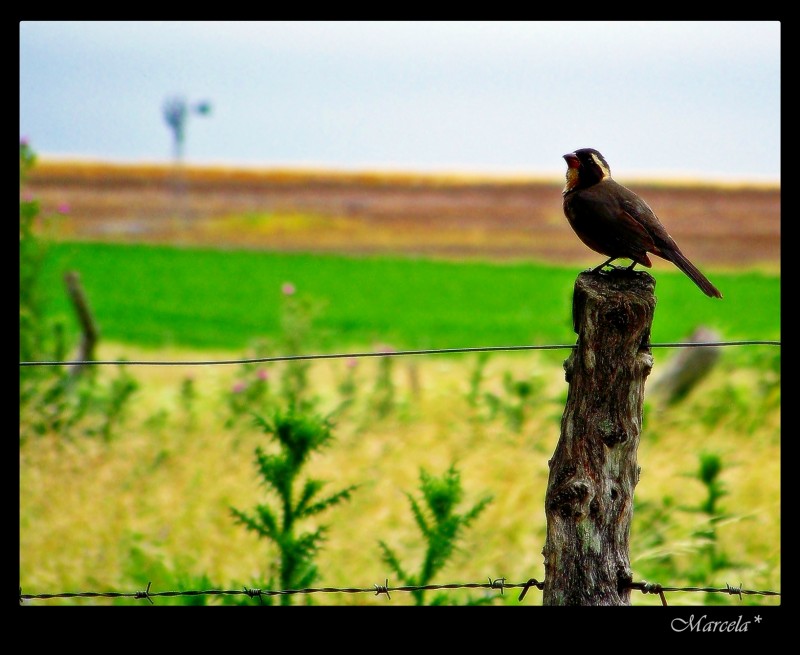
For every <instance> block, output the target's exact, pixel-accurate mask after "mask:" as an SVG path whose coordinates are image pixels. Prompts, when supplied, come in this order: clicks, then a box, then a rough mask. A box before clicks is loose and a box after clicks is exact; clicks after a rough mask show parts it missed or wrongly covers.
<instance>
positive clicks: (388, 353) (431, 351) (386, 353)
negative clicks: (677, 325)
mask: <svg viewBox="0 0 800 655" xmlns="http://www.w3.org/2000/svg"><path fill="white" fill-rule="evenodd" d="M780 345H781V342H780V341H770V340H746V341H689V342H675V343H651V344H648V347H649V348H708V347H717V346H780ZM576 347H577V346H576V345H575V344H544V345H527V346H476V347H466V348H426V349H422V350H382V351H374V352H373V351H370V352H353V353H318V354H311V355H276V356H273V357H254V358H239V359H218V360H186V361H169V360H166V361H154V360H125V359H122V360H84V361H80V360H77V361H76V360H72V361H38V362H20V363H19V365H20V366H105V365H111V366H213V365H229V364H265V363H271V362H290V361H301V360H312V359H357V358H361V357H399V356H404V355H441V354H447V353H450V354H452V353H481V352H501V351H502V352H513V351H520V350H567V349H569V350H573V349H575V348H576Z"/></svg>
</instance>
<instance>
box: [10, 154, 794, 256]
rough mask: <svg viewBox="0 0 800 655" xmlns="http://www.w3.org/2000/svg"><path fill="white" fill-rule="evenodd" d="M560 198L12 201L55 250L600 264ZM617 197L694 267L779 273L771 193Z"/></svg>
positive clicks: (204, 172)
mask: <svg viewBox="0 0 800 655" xmlns="http://www.w3.org/2000/svg"><path fill="white" fill-rule="evenodd" d="M620 181H621V182H623V183H626V181H625V180H620ZM562 185H563V181H562V180H561V179H554V180H552V181H545V182H543V181H536V180H519V179H513V180H503V179H488V180H487V179H475V178H456V177H452V176H450V177H446V176H436V175H422V174H420V175H413V174H379V173H363V174H359V173H330V172H313V171H312V172H291V171H260V172H259V171H254V170H246V169H244V170H239V169H226V168H208V167H207V168H187V169H185V170H183V171H182V172H180V173H179V174H176V172H175V170H174V169H172V168H170V167H163V166H162V167H158V166H125V165H107V164H87V163H65V162H49V163H48V162H39V164H37V166H36V168H35V169H34V171H33V174H32V175H31V177H30V179H29V180H28V181H27V182H26V184H25V185H24V187H23V189H22V192H23V194H31V195H33V196H34V197H36V198H37V199H39V200H40V201H41V205H42V209H43V215H45V216H50V217H52V218H53V219H54V220H51V221H50V222H49V223H50V225H49V229H50V230H51V234H52V235H53V236H54V237H56V238H75V239H91V240H105V241H120V242H121V241H124V242H147V243H174V244H184V245H190V244H191V245H200V244H207V245H214V246H219V247H247V248H264V249H270V250H284V251H311V252H337V253H401V254H415V255H435V256H445V257H480V258H485V259H512V258H513V259H530V258H535V259H540V260H544V261H550V262H570V263H573V262H574V263H581V264H586V265H590V264H593V263H599V256H598V255H596V254H594V253H592V252H591V251H589V250H588V249H587V248H586V247H585V246H584V245H583V244H582V243H581V242H580V241H579V240H578V239H577V237H576V236H575V235H574V233H573V232H572V230H571V229H570V227H569V225H568V224H567V222H566V219H565V218H564V216H563V213H562V211H561V187H562ZM628 186H630V187H631V188H632V189H634V190H635V191H637V192H639V193H641V194H642V195H643V197H644V198H645V199H646V200H647V201H648V203H649V204H650V205H651V206H652V207H653V209H654V210H655V211H656V213H657V214H658V215H659V216H660V218H661V220H662V222H663V223H664V224H665V225H666V227H667V229H668V230H669V231H670V233H671V234H672V236H673V237H675V239H676V241H677V242H678V244H679V245H680V246H681V248H682V249H683V250H684V252H685V253H686V254H687V255H688V256H689V257H690V258H691V259H692V260H693V261H695V263H696V264H698V265H699V266H700V267H701V268H703V267H706V268H709V267H717V268H722V267H724V268H727V267H738V266H748V267H749V266H764V267H767V268H769V269H770V270H776V269H778V267H779V263H780V189H779V188H777V187H776V188H764V187H756V186H753V187H748V188H743V187H731V186H728V187H726V186H718V187H710V186H699V185H685V186H680V187H678V186H668V185H654V184H650V185H641V184H639V185H636V184H633V183H629V184H628ZM665 265H666V264H665Z"/></svg>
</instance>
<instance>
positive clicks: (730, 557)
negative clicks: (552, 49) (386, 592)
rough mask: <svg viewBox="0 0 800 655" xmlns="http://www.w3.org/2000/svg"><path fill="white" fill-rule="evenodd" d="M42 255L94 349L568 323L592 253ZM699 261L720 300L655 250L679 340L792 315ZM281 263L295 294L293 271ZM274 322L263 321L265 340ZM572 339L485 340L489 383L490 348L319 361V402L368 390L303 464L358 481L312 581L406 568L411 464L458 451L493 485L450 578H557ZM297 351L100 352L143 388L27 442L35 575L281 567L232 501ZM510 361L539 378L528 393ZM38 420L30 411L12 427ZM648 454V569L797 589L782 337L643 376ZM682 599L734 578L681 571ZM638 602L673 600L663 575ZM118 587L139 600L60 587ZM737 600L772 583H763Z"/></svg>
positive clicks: (60, 301)
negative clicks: (787, 551)
mask: <svg viewBox="0 0 800 655" xmlns="http://www.w3.org/2000/svg"><path fill="white" fill-rule="evenodd" d="M46 262H47V263H46V270H45V276H46V279H47V286H48V288H49V289H50V304H49V308H50V311H51V312H52V315H53V316H61V317H63V320H64V321H65V323H66V326H67V331H68V333H69V334H73V335H74V334H75V328H74V326H73V319H72V317H71V315H70V311H71V310H70V309H69V308H68V307H67V305H66V302H65V300H64V298H63V294H62V293H61V291H60V289H61V286H62V283H61V279H60V278H61V275H62V274H63V272H64V271H65V270H68V269H75V270H78V271H80V273H81V277H82V280H83V283H84V286H85V288H86V291H87V295H88V297H89V300H90V303H91V305H92V309H93V311H94V313H95V317H96V319H97V321H98V323H99V325H100V329H101V332H102V335H103V340H102V341H101V348H100V352H99V353H98V354H99V356H100V357H101V358H108V359H116V358H118V357H126V358H128V359H153V360H159V359H161V360H163V359H186V360H189V359H196V358H200V359H214V358H227V357H236V356H240V355H243V354H264V350H265V349H266V351H267V352H268V353H275V352H281V350H282V349H284V350H285V349H286V348H289V347H292V348H297V349H302V350H304V351H306V352H308V351H312V350H313V351H318V350H326V349H336V350H340V349H342V348H351V347H352V348H362V347H363V348H369V349H376V348H384V347H387V346H389V347H393V348H429V347H460V346H482V345H506V344H513V345H517V344H525V343H574V340H575V337H574V334H573V333H572V330H571V314H570V311H571V309H570V300H569V299H570V297H571V291H572V285H573V283H574V279H575V276H576V274H577V272H578V271H577V270H576V269H575V268H566V267H552V266H543V265H537V264H532V263H530V264H520V263H505V264H492V263H488V262H487V263H481V262H469V263H458V262H442V261H433V260H425V259H419V258H399V257H395V258H392V257H389V258H378V257H345V256H332V255H327V256H312V255H302V254H280V253H267V252H247V251H218V250H213V249H210V248H207V249H181V248H172V247H163V246H162V247H145V246H121V245H108V244H106V245H100V244H87V243H84V244H76V243H60V244H51V246H50V250H49V253H48V258H47V260H46ZM707 272H708V273H709V276H710V277H712V279H713V280H714V282H715V283H716V284H717V285H718V286H719V287H720V288H721V289H722V290H723V292H724V294H725V300H724V301H721V302H718V301H712V300H710V299H707V298H705V296H703V295H702V294H701V293H700V292H699V291H698V290H697V289H696V287H694V285H693V284H692V283H691V282H690V281H688V280H687V279H686V278H685V277H684V276H682V275H681V274H679V273H674V272H672V271H668V270H667V271H663V270H659V271H657V272H656V273H655V276H656V277H657V279H658V284H657V287H656V292H657V296H658V306H657V309H656V320H655V326H654V330H653V335H652V336H653V341H654V342H658V341H672V340H680V339H682V338H684V337H685V336H686V335H687V334H688V333H689V332H690V331H691V329H692V328H693V327H695V326H696V325H697V324H699V323H704V324H707V325H709V326H711V327H715V328H716V329H718V330H719V331H720V332H721V334H722V335H723V338H725V339H743V338H758V339H775V338H779V337H780V311H779V308H780V303H779V295H780V293H779V288H780V278H779V277H778V276H775V275H772V276H771V275H766V274H761V273H716V272H714V271H707ZM286 283H291V284H292V285H293V286H294V289H295V293H294V294H292V295H290V296H287V295H286V294H285V293H283V292H282V287H283V285H284V284H286ZM304 299H307V300H308V302H309V305H308V308H311V309H313V310H314V311H315V312H316V318H315V319H314V320H313V323H311V325H313V329H310V330H308V331H307V333H306V337H305V339H304V340H303V341H302V342H298V341H296V340H292V338H291V336H292V335H291V334H287V333H286V329H287V323H286V311H287V303H292V302H295V301H297V302H301V301H303V300H304ZM298 306H300V307H302V305H294V307H295V309H297V307H298ZM295 318H297V317H295ZM292 325H294V327H297V324H296V323H295V324H290V325H289V326H288V327H289V328H290V331H291V327H292ZM303 325H305V326H306V327H307V326H308V324H305V323H304V324H303ZM259 339H265V340H266V345H265V346H261V347H260V348H261V349H260V350H259V347H257V346H256V345H255V344H256V343H257V341H258V340H259ZM282 354H286V353H285V352H284V353H282ZM566 356H567V353H566V352H565V351H558V352H555V353H532V352H525V353H509V354H493V355H491V356H490V357H489V358H488V360H487V361H486V362H485V368H484V369H483V375H482V377H481V382H480V384H479V385H477V383H476V382H475V380H477V379H478V378H477V377H476V373H477V372H478V370H479V365H480V362H481V360H480V359H479V357H478V356H476V355H473V354H469V355H454V356H438V355H437V356H428V357H416V356H415V357H408V358H398V359H385V360H378V359H364V360H359V361H350V360H332V361H323V362H315V363H313V364H312V365H311V366H310V367H309V369H308V371H307V374H308V389H307V390H306V393H307V395H308V397H309V398H312V399H314V400H315V403H316V407H317V409H318V411H319V412H321V413H328V412H331V411H333V410H334V409H335V408H337V407H339V406H340V403H342V402H343V400H345V399H346V398H347V399H349V400H350V401H351V402H350V404H349V405H347V408H346V410H342V411H341V413H339V414H338V416H337V419H336V426H335V430H334V434H335V437H336V442H335V444H334V446H333V447H332V448H330V449H329V450H327V451H325V452H324V453H321V454H320V455H319V456H318V457H316V458H314V459H313V460H312V462H311V463H310V465H309V467H310V468H309V473H310V474H312V475H314V476H316V477H320V478H322V479H325V480H328V481H329V483H330V487H331V489H332V490H334V489H339V488H342V487H344V486H347V485H350V484H359V485H361V487H360V488H359V490H358V491H357V492H356V493H355V494H354V496H353V499H352V501H351V502H349V503H345V504H344V505H342V506H341V507H337V508H334V509H332V510H331V511H330V512H329V513H328V514H325V515H323V516H322V517H321V518H320V521H321V522H323V523H329V524H330V526H331V529H330V533H329V539H328V541H327V542H326V543H325V545H324V548H323V550H322V551H321V553H320V555H319V558H318V564H319V568H320V572H321V574H322V577H321V579H320V581H319V585H318V586H334V587H351V586H353V587H361V588H371V587H372V586H373V585H374V584H376V583H380V584H382V583H383V581H384V579H385V578H386V577H387V575H389V574H388V572H387V568H386V565H385V564H384V563H383V562H382V561H381V559H380V551H379V548H378V545H377V542H378V540H379V539H380V540H384V541H386V542H387V543H389V544H390V545H391V546H392V547H393V548H394V549H395V550H396V551H397V552H399V553H400V554H401V556H402V557H403V558H404V561H406V562H407V563H408V567H409V568H412V569H413V568H414V567H415V566H416V565H417V564H418V562H419V558H420V557H421V547H422V545H421V540H420V537H419V535H418V533H417V532H416V529H415V526H414V522H413V517H412V515H411V512H410V509H409V505H408V498H407V496H406V493H411V494H415V495H416V494H417V484H418V476H419V471H420V469H425V470H428V471H429V472H432V473H435V474H437V475H438V474H442V473H443V472H444V471H445V470H446V469H447V467H448V466H449V465H450V464H452V463H455V465H456V466H457V468H458V470H459V471H460V472H461V477H462V481H463V484H464V488H465V499H464V504H465V505H466V506H468V505H469V504H470V503H473V502H475V501H476V500H477V499H478V498H480V497H482V496H483V495H485V494H486V493H491V494H492V495H493V496H494V500H493V501H492V503H491V504H490V505H489V506H488V508H487V510H486V511H485V512H484V514H482V515H481V517H480V519H479V520H478V521H477V522H476V523H475V525H474V527H472V528H471V529H470V531H468V532H467V533H466V534H465V536H464V539H463V540H462V542H461V548H460V550H459V551H457V553H456V555H455V557H454V558H453V560H452V562H451V563H450V564H449V565H448V567H447V568H446V569H445V570H444V572H443V579H441V580H440V582H442V583H448V582H484V581H485V580H486V578H487V576H491V577H493V578H496V577H505V578H506V579H507V581H508V582H524V581H525V580H527V579H528V578H530V577H537V578H539V579H541V578H542V577H543V570H542V556H541V548H542V546H543V545H544V537H545V527H546V526H545V518H544V510H543V503H544V493H545V489H546V484H547V474H548V468H547V460H548V458H549V456H550V454H551V453H552V451H553V449H554V447H555V444H556V441H557V439H558V435H559V422H560V417H561V412H562V411H563V407H564V400H565V397H566V383H565V382H564V378H563V370H562V368H561V362H563V359H564V358H565V357H566ZM654 356H655V359H656V366H655V369H654V372H653V375H652V377H653V381H654V380H655V379H656V378H657V377H658V375H659V373H660V372H661V370H663V368H664V367H665V366H666V363H667V362H668V360H669V359H670V358H671V357H672V356H674V355H673V353H670V352H668V351H665V350H660V351H654ZM387 366H388V370H387ZM287 369H288V367H287V365H285V364H274V365H270V366H266V367H242V366H229V367H200V368H191V369H190V368H184V367H169V368H163V367H142V368H133V367H131V368H128V369H125V370H124V372H120V371H117V370H116V369H114V368H111V367H107V368H104V369H103V370H102V371H101V373H100V376H101V382H102V384H101V388H102V389H107V388H111V385H112V384H113V382H114V380H118V379H120V376H128V377H129V378H130V379H131V380H133V381H134V382H135V385H136V387H137V388H136V390H135V391H134V392H133V395H132V396H131V399H130V401H129V402H128V403H127V404H126V405H125V408H124V409H125V411H124V412H123V413H122V414H121V415H120V416H119V417H118V418H117V419H116V422H115V424H114V429H113V431H112V434H111V436H110V438H109V439H108V440H103V439H101V438H100V437H99V436H97V434H94V435H91V434H89V432H90V431H91V430H92V429H93V427H96V424H97V422H98V421H100V420H101V419H102V418H103V416H104V413H107V412H108V411H109V410H108V406H107V405H106V406H101V407H100V408H99V409H97V410H96V411H94V413H93V412H92V411H89V412H87V414H86V415H85V416H84V418H83V419H82V422H80V423H78V424H76V425H75V426H73V427H72V428H71V430H69V431H67V432H68V434H67V435H65V434H60V435H59V434H53V433H46V434H44V435H42V436H36V437H33V438H28V439H26V440H25V441H24V442H23V443H22V445H21V448H20V567H21V578H20V584H21V585H22V588H23V591H24V592H25V593H48V592H49V593H52V592H61V591H96V590H115V591H136V590H139V589H142V588H144V587H145V586H146V585H147V583H148V582H152V583H153V590H154V591H155V590H158V591H161V590H168V589H178V588H180V589H199V588H209V587H217V588H229V589H230V588H237V589H238V588H241V587H242V586H245V585H246V586H248V587H264V586H265V580H266V579H267V577H268V575H269V573H270V570H271V565H272V559H273V558H274V554H275V553H274V551H273V550H271V548H270V546H269V545H268V544H267V543H266V542H263V541H259V540H258V539H257V538H256V537H255V536H253V534H252V533H248V532H246V531H245V530H244V529H243V528H242V527H241V526H237V525H235V524H234V522H233V520H232V518H231V514H230V507H237V508H239V509H242V510H246V511H250V510H251V509H252V508H253V507H255V505H256V504H258V503H260V502H264V500H265V498H264V495H263V488H261V487H259V484H258V479H257V477H256V475H255V469H254V465H253V451H254V448H255V447H256V446H257V445H259V444H260V445H265V443H266V442H265V437H264V435H263V434H261V433H260V432H259V431H258V430H256V429H254V428H253V426H252V424H251V423H250V420H249V418H248V416H247V414H246V413H245V412H244V411H243V410H242V408H241V405H240V404H237V400H238V399H240V398H241V396H242V393H243V391H246V390H247V389H254V388H255V385H256V384H257V383H258V382H257V381H259V380H260V381H261V382H266V384H265V385H262V392H263V393H262V394H261V395H259V396H253V400H252V402H251V403H249V404H248V405H247V409H248V410H255V411H259V410H261V409H264V410H265V411H266V409H267V408H268V407H270V406H271V404H274V403H275V402H279V401H280V396H281V392H280V383H281V380H282V379H283V378H284V375H285V373H286V371H287ZM387 373H388V380H390V385H389V387H388V393H387V387H386V380H387V377H385V375H386V374H387ZM515 383H525V384H526V385H528V388H530V389H533V390H534V391H533V393H531V394H530V395H528V396H522V395H520V394H518V393H516V391H515V390H516V389H519V388H520V387H519V385H517V384H515ZM103 385H105V386H103ZM187 389H191V393H188V392H187ZM29 418H32V417H25V416H22V417H21V425H24V424H25V423H26V421H27V420H28V419H29ZM701 453H711V454H715V455H717V456H719V458H720V461H721V462H722V465H723V468H722V471H721V474H720V480H719V481H720V482H721V483H722V484H723V485H724V488H725V492H726V495H725V496H723V497H722V499H721V501H720V513H719V516H717V517H715V518H714V519H713V521H712V523H713V525H714V526H715V527H714V529H715V536H714V538H713V539H710V538H709V537H708V529H709V521H710V519H709V517H708V516H706V515H704V514H703V513H702V512H698V511H696V508H697V507H699V506H700V505H701V503H702V502H703V500H704V498H705V496H706V489H705V488H704V485H703V484H702V483H701V482H700V480H699V478H698V475H697V471H698V468H699V457H700V455H701ZM639 463H640V465H641V467H642V477H641V481H640V483H639V485H638V487H637V490H636V493H637V509H636V513H635V519H634V526H633V534H632V543H631V558H632V563H633V566H634V572H635V576H634V577H635V579H643V578H644V579H647V580H648V581H653V582H661V583H662V584H669V585H688V584H700V583H704V584H712V585H714V586H724V584H725V583H726V582H729V583H731V584H738V583H739V582H743V583H744V585H745V587H747V588H751V589H753V588H758V589H780V586H781V578H780V566H781V557H780V501H781V498H780V355H779V350H778V349H775V348H766V347H760V348H759V347H750V348H743V349H736V348H732V349H726V350H725V351H724V352H723V354H722V359H721V362H720V364H719V366H718V367H717V368H716V369H715V370H714V372H713V373H712V374H711V375H710V376H709V377H708V378H707V379H705V380H704V381H703V382H702V383H701V385H700V387H699V388H698V389H697V390H696V391H695V392H694V393H693V394H692V395H691V396H690V397H689V398H688V399H687V400H686V401H684V402H683V403H682V404H680V405H677V406H674V407H665V406H662V405H661V404H659V403H658V402H657V400H656V399H655V398H653V399H650V398H649V396H648V405H647V409H646V414H645V424H644V429H643V435H642V444H641V447H640V450H639ZM389 582H390V584H396V581H392V580H390V581H389ZM477 595H479V592H466V591H458V592H452V594H451V598H452V601H453V602H455V603H463V602H466V599H467V597H468V596H470V597H475V596H477ZM493 595H496V594H493ZM517 595H518V594H516V593H506V594H505V595H504V596H503V597H502V598H501V599H498V600H497V601H496V602H498V603H507V604H510V605H516V604H518V603H517V600H516V598H517ZM668 599H669V601H670V604H702V603H707V602H722V603H726V604H739V603H740V602H741V601H739V600H738V598H729V597H727V596H725V597H718V596H714V597H710V596H702V595H697V594H677V593H674V594H669V595H668ZM312 600H313V602H315V603H317V604H339V605H341V604H355V605H368V604H375V605H386V604H391V605H402V604H408V603H409V602H410V598H409V597H408V596H404V595H403V594H400V593H394V594H392V598H391V600H390V601H389V600H388V599H386V597H375V596H374V595H373V594H356V595H349V594H331V595H324V596H322V595H318V596H315V597H314V598H313V599H312ZM633 600H634V604H637V605H650V604H659V603H660V601H659V600H658V598H657V597H654V596H639V595H634V598H633ZM44 602H45V601H42V603H44ZM114 602H116V603H117V604H139V603H141V602H142V601H134V600H130V599H128V600H118V601H112V600H108V599H92V600H74V599H71V600H60V601H59V600H52V601H46V603H47V604H112V603H114ZM145 602H146V601H145ZM169 602H170V601H169V600H166V599H159V600H158V601H157V604H167V603H169ZM172 602H177V601H172ZM209 602H212V603H216V602H218V601H209ZM256 602H257V601H256ZM525 602H526V603H529V604H538V603H540V596H539V595H537V592H536V591H535V590H532V591H531V593H529V595H528V596H527V598H526V601H525ZM743 602H744V603H757V604H776V603H778V602H779V601H778V600H776V599H775V598H769V597H758V596H753V597H745V601H743Z"/></svg>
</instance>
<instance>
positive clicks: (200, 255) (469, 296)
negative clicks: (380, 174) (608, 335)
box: [43, 243, 780, 354]
mask: <svg viewBox="0 0 800 655" xmlns="http://www.w3.org/2000/svg"><path fill="white" fill-rule="evenodd" d="M67 270H76V271H79V272H80V275H81V279H82V282H83V285H84V287H85V289H86V292H87V295H88V298H89V301H90V303H91V306H92V309H93V311H94V314H95V316H96V319H97V322H98V324H99V327H100V330H101V332H102V334H103V338H104V339H106V340H109V341H114V342H123V343H129V344H132V345H141V346H148V347H155V346H181V347H189V348H212V349H222V350H241V349H244V348H246V347H248V346H250V345H251V344H252V342H253V341H254V340H256V339H262V338H267V339H273V340H274V339H275V338H276V337H277V335H278V333H279V331H280V311H281V306H282V302H283V293H282V288H283V285H284V284H286V283H291V284H292V285H293V287H294V288H295V289H296V292H297V295H298V296H302V297H304V298H307V299H308V301H309V302H310V303H311V304H313V305H314V306H315V311H316V313H317V316H316V320H315V322H314V330H313V335H312V338H311V339H310V340H309V342H308V343H307V344H306V345H307V346H309V347H314V348H332V347H345V346H346V347H352V346H360V347H370V348H371V347H373V346H376V345H378V344H383V345H389V346H392V347H394V348H404V349H424V348H457V347H469V346H501V345H522V344H537V343H541V344H544V343H574V339H575V335H574V333H573V331H572V325H571V322H572V317H571V305H570V303H571V297H572V287H573V285H574V281H575V277H576V276H577V274H578V272H579V271H580V269H579V268H577V267H574V266H573V267H556V266H547V265H542V264H536V263H503V264H498V263H491V262H447V261H437V260H430V259H422V258H408V257H405V258H402V257H355V256H342V255H312V254H287V253H273V252H252V251H229V250H222V251H221V250H214V249H210V248H205V249H203V248H175V247H168V246H144V245H114V244H92V243H53V244H51V245H50V247H49V251H48V256H47V259H46V269H45V271H44V273H43V275H44V279H45V285H44V286H45V288H47V289H48V290H49V296H50V298H49V303H50V304H49V307H50V311H51V312H52V313H53V314H55V315H60V316H61V317H62V318H63V322H64V323H65V326H66V328H67V330H68V332H69V333H71V334H72V335H75V334H76V329H77V325H76V322H75V320H74V319H73V317H72V315H71V314H72V309H71V308H70V307H69V306H68V304H67V298H66V294H65V293H63V291H62V289H63V282H62V281H61V278H62V276H63V274H64V272H65V271H67ZM708 274H709V276H711V278H712V279H713V280H714V282H715V283H716V284H717V286H718V287H719V288H720V289H722V290H723V293H724V295H725V298H724V300H723V301H717V300H712V299H709V298H706V297H705V296H704V295H703V294H702V293H700V292H699V291H698V289H697V288H696V287H695V286H694V284H692V282H691V281H690V280H689V279H688V278H686V277H685V276H684V275H682V274H681V273H680V272H677V271H674V270H658V271H656V272H655V273H654V276H655V277H656V279H657V285H656V296H657V299H658V305H657V308H656V316H655V320H654V325H653V332H652V340H653V341H654V342H659V341H679V340H681V339H683V338H685V337H686V336H687V335H688V334H689V333H690V332H691V331H692V330H693V329H694V328H695V327H696V326H697V325H700V324H704V325H707V326H709V327H712V328H715V329H716V330H718V331H719V332H720V334H722V335H723V337H724V338H726V339H776V338H779V336H780V277H779V276H778V275H774V274H766V273H759V272H745V273H731V272H719V273H717V272H713V273H712V272H711V271H708ZM279 354H297V353H279Z"/></svg>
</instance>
